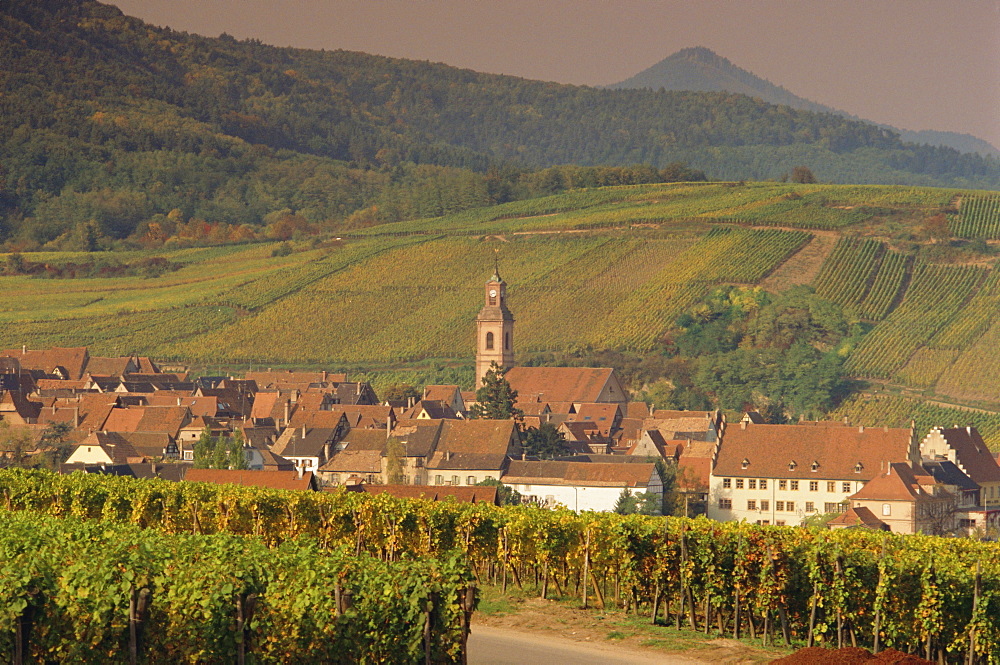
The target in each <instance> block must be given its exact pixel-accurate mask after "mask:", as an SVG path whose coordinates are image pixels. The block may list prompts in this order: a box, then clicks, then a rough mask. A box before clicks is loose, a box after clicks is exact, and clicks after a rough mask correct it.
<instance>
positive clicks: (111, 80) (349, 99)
mask: <svg viewBox="0 0 1000 665" xmlns="http://www.w3.org/2000/svg"><path fill="white" fill-rule="evenodd" d="M0 92H2V94H0V242H6V243H7V246H8V247H9V248H14V249H20V250H34V249H39V248H42V247H45V248H49V249H84V250H93V249H106V248H120V247H122V246H123V245H122V243H121V241H123V240H127V241H129V243H130V244H131V246H140V245H141V246H158V245H159V244H162V243H163V242H165V241H166V240H169V239H170V238H194V239H198V240H206V239H212V240H214V241H216V242H232V241H244V240H250V239H257V238H265V237H266V238H289V237H291V236H293V235H295V234H296V233H298V234H300V235H301V234H303V233H308V232H314V231H316V230H317V229H324V230H343V229H349V228H359V227H365V226H370V225H374V224H382V223H390V222H396V221H400V220H405V219H414V218H420V217H428V216H436V215H442V214H448V213H454V212H458V211H461V210H467V209H472V208H475V207H479V206H484V205H493V204H498V203H504V202H507V201H513V200H518V199H525V198H531V197H537V196H543V195H548V194H552V193H556V192H559V191H564V190H566V189H570V188H579V187H595V186H607V185H622V184H639V183H651V182H669V181H677V180H693V179H702V178H704V177H705V174H708V175H709V176H711V177H713V178H720V179H732V180H751V179H758V180H760V179H776V180H777V179H782V178H784V177H787V176H788V175H789V174H790V173H791V172H792V170H793V169H794V168H795V167H796V166H799V165H806V166H808V167H809V168H810V169H811V172H812V173H814V174H815V176H816V177H818V178H819V179H820V180H821V181H824V182H855V183H903V184H915V185H939V186H941V185H943V186H955V187H980V188H995V187H998V186H1000V162H998V161H997V160H995V159H991V158H984V157H981V156H979V155H975V154H962V153H959V152H957V151H955V150H952V149H947V148H932V147H929V146H917V145H912V144H905V143H903V142H902V141H901V140H900V138H899V136H898V135H896V134H894V133H893V132H891V131H888V130H885V129H881V128H878V127H875V126H873V125H870V124H866V123H863V122H857V121H853V120H848V119H845V118H842V117H838V116H835V115H831V114H824V113H811V112H806V111H798V110H794V109H791V108H789V107H787V106H775V105H770V104H767V103H764V102H762V101H760V100H757V99H753V98H751V97H747V96H743V95H737V94H729V93H700V92H664V91H659V92H656V91H651V90H600V89H595V88H588V87H581V86H570V85H559V84H554V83H545V82H540V81H530V80H525V79H520V78H515V77H509V76H496V75H487V74H480V73H477V72H473V71H468V70H462V69H457V68H454V67H449V66H446V65H441V64H431V63H426V62H415V61H407V60H397V59H391V58H385V57H379V56H372V55H367V54H363V53H353V52H345V51H308V50H301V49H292V48H275V47H271V46H267V45H265V44H262V43H260V42H257V41H253V40H246V41H237V40H235V39H233V38H231V37H229V36H226V35H222V36H220V37H218V38H207V37H201V36H197V35H190V34H186V33H180V32H176V31H172V30H170V29H167V28H157V27H153V26H150V25H147V24H145V23H143V22H142V21H140V20H138V19H134V18H130V17H127V16H124V15H123V14H122V13H121V12H120V11H119V10H118V9H116V8H114V7H112V6H109V5H104V4H101V3H98V2H94V1H93V0H82V1H80V2H65V1H63V0H30V1H29V0H6V1H5V2H2V3H0ZM568 164H574V165H576V166H565V165H568ZM635 164H645V165H646V166H630V165H635ZM685 165H687V166H685ZM587 167H590V168H587ZM612 167H619V168H612ZM127 244H128V243H127Z"/></svg>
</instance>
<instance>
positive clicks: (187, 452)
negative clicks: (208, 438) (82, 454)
mask: <svg viewBox="0 0 1000 665" xmlns="http://www.w3.org/2000/svg"><path fill="white" fill-rule="evenodd" d="M87 452H90V449H89V448H88V449H87ZM184 459H186V460H187V461H189V462H190V461H191V460H193V459H194V451H193V450H185V451H184Z"/></svg>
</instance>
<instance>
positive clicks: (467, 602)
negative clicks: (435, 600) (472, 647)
mask: <svg viewBox="0 0 1000 665" xmlns="http://www.w3.org/2000/svg"><path fill="white" fill-rule="evenodd" d="M458 597H459V600H460V601H461V603H462V665H467V664H468V662H469V649H468V645H469V633H470V632H471V630H472V613H473V612H475V611H476V583H475V582H470V583H469V586H468V587H466V588H465V589H461V590H460V591H459V592H458Z"/></svg>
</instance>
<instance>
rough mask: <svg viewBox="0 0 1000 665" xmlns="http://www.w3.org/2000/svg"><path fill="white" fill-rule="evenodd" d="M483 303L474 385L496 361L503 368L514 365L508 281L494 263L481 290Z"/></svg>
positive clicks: (479, 382) (478, 323)
mask: <svg viewBox="0 0 1000 665" xmlns="http://www.w3.org/2000/svg"><path fill="white" fill-rule="evenodd" d="M483 296H484V303H483V309H482V310H480V312H479V316H477V317H476V388H479V387H480V386H481V385H482V382H483V377H484V376H486V372H488V371H489V369H490V363H493V362H496V363H497V364H498V365H500V366H501V367H503V368H504V369H510V368H511V367H513V366H514V315H513V314H511V312H510V310H509V309H507V282H505V281H503V278H501V277H500V267H499V265H496V266H495V267H494V270H493V276H492V277H490V279H489V281H487V282H486V288H485V289H484V291H483Z"/></svg>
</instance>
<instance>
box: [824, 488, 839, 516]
mask: <svg viewBox="0 0 1000 665" xmlns="http://www.w3.org/2000/svg"><path fill="white" fill-rule="evenodd" d="M826 491H827V492H836V491H837V483H835V482H832V481H831V482H828V483H827V484H826ZM827 512H830V511H827Z"/></svg>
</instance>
